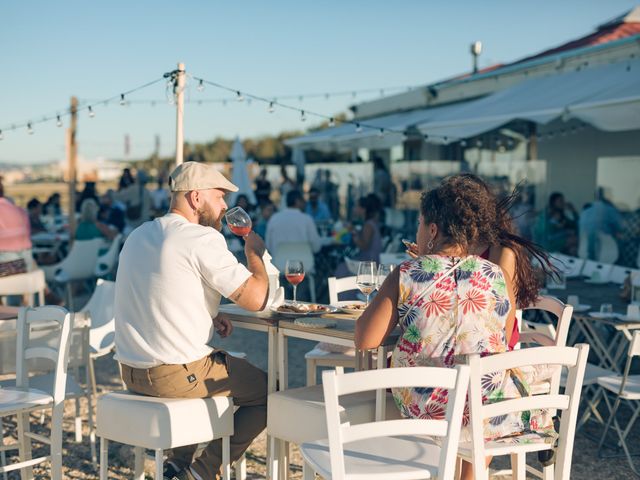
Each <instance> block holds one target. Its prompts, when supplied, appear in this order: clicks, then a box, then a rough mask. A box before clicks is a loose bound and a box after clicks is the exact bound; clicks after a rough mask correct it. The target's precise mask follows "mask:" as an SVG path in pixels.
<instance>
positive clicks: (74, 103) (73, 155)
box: [66, 97, 78, 244]
mask: <svg viewBox="0 0 640 480" xmlns="http://www.w3.org/2000/svg"><path fill="white" fill-rule="evenodd" d="M77 127H78V99H77V98H76V97H71V126H70V127H69V128H68V129H67V142H66V143H67V159H68V162H69V163H68V164H69V244H72V243H73V239H74V238H75V234H76V164H77V156H78V145H77V144H76V133H77Z"/></svg>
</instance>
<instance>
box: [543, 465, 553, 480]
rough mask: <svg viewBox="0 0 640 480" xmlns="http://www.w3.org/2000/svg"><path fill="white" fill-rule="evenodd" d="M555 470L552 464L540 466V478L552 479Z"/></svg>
mask: <svg viewBox="0 0 640 480" xmlns="http://www.w3.org/2000/svg"><path fill="white" fill-rule="evenodd" d="M555 476H556V471H555V468H554V465H549V466H548V467H543V468H542V480H554V478H555Z"/></svg>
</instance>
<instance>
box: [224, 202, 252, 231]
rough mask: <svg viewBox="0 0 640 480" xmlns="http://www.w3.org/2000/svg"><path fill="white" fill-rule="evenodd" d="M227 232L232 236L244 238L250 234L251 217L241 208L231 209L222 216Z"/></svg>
mask: <svg viewBox="0 0 640 480" xmlns="http://www.w3.org/2000/svg"><path fill="white" fill-rule="evenodd" d="M224 218H225V220H226V221H227V225H228V226H229V230H231V232H232V233H233V234H234V235H238V236H239V237H246V236H247V235H249V232H251V217H250V216H249V214H248V213H247V212H245V211H244V210H243V209H242V208H241V207H233V208H232V209H231V210H227V213H225V214H224Z"/></svg>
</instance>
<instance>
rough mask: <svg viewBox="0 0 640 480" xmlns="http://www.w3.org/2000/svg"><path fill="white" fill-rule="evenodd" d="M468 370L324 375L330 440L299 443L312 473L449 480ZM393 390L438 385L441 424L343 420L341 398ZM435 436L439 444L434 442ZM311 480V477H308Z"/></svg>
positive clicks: (344, 479) (345, 478) (344, 478)
mask: <svg viewBox="0 0 640 480" xmlns="http://www.w3.org/2000/svg"><path fill="white" fill-rule="evenodd" d="M468 381H469V368H468V367H466V366H464V365H460V366H457V367H455V368H431V367H410V368H393V369H382V370H370V371H366V372H354V373H347V374H342V375H338V374H336V372H335V371H333V370H328V371H325V372H323V374H322V383H323V389H324V398H325V410H326V421H327V432H328V439H327V440H320V441H315V442H309V443H304V444H302V446H301V448H300V451H301V453H302V456H303V457H304V459H305V461H306V462H307V464H308V465H309V466H311V468H312V469H313V470H315V471H316V472H318V473H319V474H320V475H321V476H322V477H324V478H327V479H329V478H331V479H333V480H350V479H352V480H355V479H365V478H366V479H371V480H375V479H388V478H394V479H400V478H402V479H421V478H438V479H442V480H452V479H453V478H454V475H455V464H456V449H457V445H458V439H459V436H460V428H461V425H462V414H463V411H464V403H465V397H466V393H467V385H468ZM393 387H439V388H446V389H448V390H449V402H448V404H447V411H446V414H445V418H444V419H442V420H422V419H401V420H383V421H376V422H371V423H364V424H359V425H352V424H351V423H350V422H348V421H347V422H343V420H342V419H341V406H340V404H339V398H340V397H341V396H343V395H350V394H353V393H358V392H364V391H371V390H376V389H381V388H393ZM433 437H438V440H439V442H441V443H440V444H439V443H436V442H435V441H434V440H433ZM307 478H310V476H307Z"/></svg>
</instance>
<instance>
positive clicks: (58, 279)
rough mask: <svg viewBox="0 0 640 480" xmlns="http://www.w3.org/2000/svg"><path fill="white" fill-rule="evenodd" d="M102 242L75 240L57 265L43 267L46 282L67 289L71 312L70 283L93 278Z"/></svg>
mask: <svg viewBox="0 0 640 480" xmlns="http://www.w3.org/2000/svg"><path fill="white" fill-rule="evenodd" d="M104 245H105V244H104V240H102V239H101V238H95V239H93V240H76V241H75V242H73V246H72V247H71V250H70V251H69V254H68V255H67V256H66V257H65V258H64V259H63V260H62V261H61V262H59V263H56V264H54V265H44V266H42V267H41V268H42V270H44V273H45V276H46V278H47V281H48V282H54V283H58V284H61V285H66V287H67V307H68V308H69V309H70V310H73V293H72V290H71V282H75V281H80V280H90V279H92V278H94V277H95V269H96V262H97V261H98V251H99V250H100V249H101V248H103V247H104Z"/></svg>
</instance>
